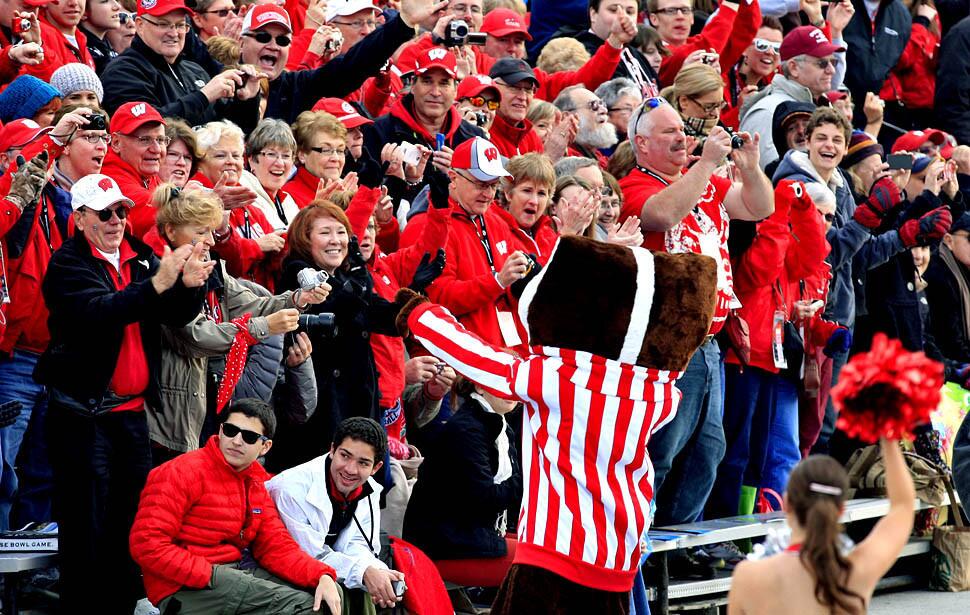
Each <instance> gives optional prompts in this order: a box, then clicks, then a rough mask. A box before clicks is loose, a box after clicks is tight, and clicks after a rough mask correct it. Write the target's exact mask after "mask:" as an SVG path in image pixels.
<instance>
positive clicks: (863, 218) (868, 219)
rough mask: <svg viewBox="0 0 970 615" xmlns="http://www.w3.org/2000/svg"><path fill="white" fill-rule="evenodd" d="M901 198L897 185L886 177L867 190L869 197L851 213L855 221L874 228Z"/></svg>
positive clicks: (877, 226)
mask: <svg viewBox="0 0 970 615" xmlns="http://www.w3.org/2000/svg"><path fill="white" fill-rule="evenodd" d="M902 200H903V195H902V194H901V193H900V192H899V187H898V186H896V184H894V183H893V180H891V179H889V178H888V177H883V178H881V179H879V180H878V181H876V183H874V184H873V185H872V188H871V189H870V190H869V198H867V199H866V200H865V201H864V202H862V203H860V204H859V206H858V207H856V209H855V213H854V214H853V215H852V217H853V218H855V221H856V222H858V223H859V224H861V225H862V226H864V227H866V228H868V229H876V228H879V226H880V225H881V224H882V221H883V219H884V218H885V217H886V216H888V215H889V213H890V212H891V211H892V210H893V209H895V208H896V206H897V205H899V204H900V203H901V202H902Z"/></svg>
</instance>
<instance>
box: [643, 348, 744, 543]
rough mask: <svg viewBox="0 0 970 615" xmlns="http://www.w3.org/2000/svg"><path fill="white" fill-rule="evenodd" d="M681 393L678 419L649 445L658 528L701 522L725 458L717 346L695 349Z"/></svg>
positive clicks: (653, 438) (682, 380)
mask: <svg viewBox="0 0 970 615" xmlns="http://www.w3.org/2000/svg"><path fill="white" fill-rule="evenodd" d="M677 388H678V389H680V390H681V392H682V393H683V399H681V401H680V405H679V406H678V408H677V414H676V415H675V416H674V419H673V420H672V421H670V422H669V423H667V424H666V425H664V426H663V427H662V428H661V429H660V431H658V432H657V433H655V434H653V436H651V438H650V442H649V444H647V450H648V452H649V453H650V460H651V461H652V462H653V468H654V480H653V484H654V499H655V500H656V502H657V514H656V516H655V518H654V523H653V525H655V526H657V527H662V526H665V525H674V524H677V523H693V522H694V521H696V520H697V519H698V518H699V517H700V515H701V512H702V511H703V510H704V504H705V503H706V502H707V496H708V495H709V494H710V493H711V487H712V486H713V485H714V478H715V476H716V474H717V465H718V464H719V463H720V462H721V458H722V457H724V450H725V444H724V428H723V427H722V426H721V411H722V408H721V403H722V399H723V398H722V396H721V354H720V351H719V350H718V347H717V342H716V341H714V340H711V341H709V342H706V343H705V344H703V345H702V346H701V347H700V348H698V349H697V352H695V353H694V356H693V357H691V360H690V363H689V364H688V366H687V371H685V372H684V375H683V377H681V379H680V380H678V381H677Z"/></svg>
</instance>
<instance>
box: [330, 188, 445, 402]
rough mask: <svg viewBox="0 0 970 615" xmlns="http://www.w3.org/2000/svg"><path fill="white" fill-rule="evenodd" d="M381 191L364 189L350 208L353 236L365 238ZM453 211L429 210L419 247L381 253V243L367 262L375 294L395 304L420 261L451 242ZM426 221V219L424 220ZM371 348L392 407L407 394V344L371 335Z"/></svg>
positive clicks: (380, 385)
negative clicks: (405, 348) (405, 387)
mask: <svg viewBox="0 0 970 615" xmlns="http://www.w3.org/2000/svg"><path fill="white" fill-rule="evenodd" d="M380 194H381V192H380V189H377V188H366V187H361V188H359V189H358V190H357V194H356V195H354V198H353V200H351V202H350V205H348V206H347V218H348V219H349V220H350V226H351V228H352V229H353V231H354V235H356V236H357V237H358V238H362V237H363V236H364V231H365V230H366V229H367V223H368V222H369V221H370V218H371V215H373V213H374V207H375V206H376V205H377V201H378V199H379V198H380ZM451 211H452V210H451V208H450V207H449V208H447V209H437V208H435V207H429V208H428V213H427V214H426V215H427V218H428V220H427V224H425V225H423V229H422V232H421V235H420V236H419V237H418V240H417V242H416V243H414V244H412V245H410V246H408V247H406V248H401V249H400V250H398V251H396V252H394V253H392V254H385V253H384V252H382V251H381V248H380V243H379V242H378V244H377V245H375V246H374V254H373V255H372V256H371V258H370V260H369V261H367V269H368V270H369V271H370V274H371V278H373V280H374V292H375V293H377V294H378V295H380V296H381V297H383V298H384V299H387V300H388V301H394V294H395V293H397V291H398V289H399V288H401V286H407V285H408V284H410V283H411V279H412V278H414V272H415V271H417V269H418V264H419V263H420V262H421V257H422V256H424V254H425V252H430V253H431V256H432V258H433V257H434V256H435V254H437V252H438V249H439V248H444V247H445V245H446V244H447V242H448V226H449V224H448V220H449V218H451ZM421 217H422V218H424V217H425V216H421ZM370 347H371V350H372V351H373V353H374V363H375V364H376V365H377V373H378V376H379V377H378V381H377V385H378V388H379V389H380V391H381V406H383V407H385V408H388V407H392V406H393V405H394V404H395V403H397V401H398V400H399V399H401V395H402V394H403V393H404V384H405V382H404V357H405V355H404V340H403V339H402V338H400V337H391V336H389V335H381V334H379V333H372V334H371V336H370Z"/></svg>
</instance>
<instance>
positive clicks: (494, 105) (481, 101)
mask: <svg viewBox="0 0 970 615" xmlns="http://www.w3.org/2000/svg"><path fill="white" fill-rule="evenodd" d="M465 100H467V101H468V102H470V103H471V104H473V105H475V106H476V107H487V108H488V110H489V111H497V110H498V106H499V102H498V101H497V100H487V99H486V98H485V97H484V96H469V97H468V98H466V99H465Z"/></svg>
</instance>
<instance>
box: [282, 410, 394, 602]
mask: <svg viewBox="0 0 970 615" xmlns="http://www.w3.org/2000/svg"><path fill="white" fill-rule="evenodd" d="M386 451H387V434H386V433H385V432H384V428H383V427H381V425H379V424H378V423H377V422H376V421H374V420H372V419H369V418H364V417H351V418H348V419H345V420H344V421H343V422H341V423H340V425H338V426H337V430H336V431H335V432H334V436H333V443H332V444H331V445H330V452H329V453H327V454H326V455H323V456H320V457H317V458H316V459H312V460H310V461H308V462H306V463H304V464H302V465H298V466H296V467H294V468H290V469H289V470H284V471H283V472H280V473H279V474H277V475H276V476H275V477H273V478H272V479H271V480H270V481H268V482H267V483H266V490H267V491H269V494H270V495H271V496H272V497H273V501H274V502H275V503H276V507H277V509H278V510H279V513H280V518H282V519H283V523H284V524H285V525H286V529H288V530H289V532H290V535H292V536H293V538H294V539H295V540H296V542H297V543H298V544H299V545H300V547H301V548H302V549H303V551H304V552H306V553H308V554H310V555H312V556H313V557H316V558H317V559H319V560H320V561H322V562H323V563H325V564H327V565H330V566H333V568H334V570H336V572H337V581H339V582H340V584H341V585H342V586H343V587H344V588H345V589H349V590H356V591H357V592H360V591H364V592H366V593H367V594H369V596H361V597H362V598H364V599H367V600H371V601H373V602H374V604H376V605H377V606H378V607H379V608H391V607H393V606H394V605H396V604H397V603H398V602H400V601H401V597H400V596H398V595H397V594H396V592H395V591H394V583H395V582H398V581H404V580H405V579H404V575H403V574H401V573H400V572H398V571H396V570H390V569H389V568H388V567H387V565H386V564H385V563H384V562H382V561H381V560H380V559H378V555H379V554H380V551H381V507H380V494H381V485H380V484H379V483H378V482H377V481H375V480H374V479H373V476H374V475H375V474H376V473H377V472H378V471H379V470H380V469H381V467H383V465H384V462H383V460H384V453H385V452H386ZM344 598H345V600H359V597H356V596H353V594H350V595H348V594H346V593H345V594H344ZM355 612H356V611H355Z"/></svg>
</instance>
